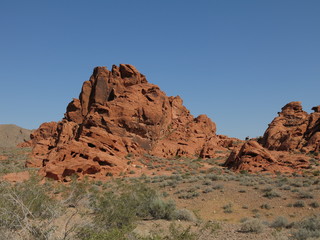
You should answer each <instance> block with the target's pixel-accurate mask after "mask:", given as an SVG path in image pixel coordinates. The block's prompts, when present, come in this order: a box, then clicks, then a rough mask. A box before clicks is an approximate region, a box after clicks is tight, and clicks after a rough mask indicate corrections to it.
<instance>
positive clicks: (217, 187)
mask: <svg viewBox="0 0 320 240" xmlns="http://www.w3.org/2000/svg"><path fill="white" fill-rule="evenodd" d="M212 189H214V190H219V189H223V185H222V184H215V185H213V186H212Z"/></svg>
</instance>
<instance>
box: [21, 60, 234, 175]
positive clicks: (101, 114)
mask: <svg viewBox="0 0 320 240" xmlns="http://www.w3.org/2000/svg"><path fill="white" fill-rule="evenodd" d="M33 139H34V144H35V147H34V150H33V160H32V161H30V162H28V163H27V165H28V166H33V167H40V168H41V171H40V172H41V174H42V175H44V176H46V177H50V178H53V179H57V180H62V179H64V180H66V179H67V178H68V177H69V176H70V175H72V174H77V175H78V176H83V175H89V176H93V177H95V178H104V177H106V176H110V175H115V174H116V175H117V174H119V173H121V172H123V171H125V170H126V167H127V165H126V162H127V160H126V159H125V157H126V156H127V155H128V154H130V155H133V156H143V154H146V153H148V154H151V155H155V156H159V157H165V158H171V157H176V156H188V157H195V156H197V157H198V156H201V157H207V158H210V157H214V155H215V151H216V150H219V149H224V147H225V145H230V144H231V145H232V141H228V138H227V137H219V136H217V135H216V125H215V123H213V122H212V121H211V120H210V119H209V118H208V117H207V116H206V115H200V116H198V117H196V118H194V117H193V116H192V115H191V114H190V112H189V111H188V110H187V109H186V108H185V107H184V106H183V103H182V99H181V98H180V97H167V96H166V95H165V93H164V92H162V91H161V90H160V89H159V87H158V86H156V85H154V84H151V83H148V81H147V80H146V77H145V76H144V75H143V74H141V73H139V72H138V71H137V70H136V69H135V68H134V67H133V66H132V65H127V64H120V66H119V67H118V66H115V65H114V66H113V67H112V70H111V71H109V70H107V68H106V67H96V68H95V69H94V71H93V74H92V76H91V77H90V80H89V81H85V82H84V83H83V86H82V90H81V93H80V96H79V99H73V101H72V102H70V103H69V105H68V107H67V111H66V113H65V117H64V119H63V120H62V121H60V122H58V123H45V124H43V125H41V126H40V128H39V129H38V130H37V131H36V132H35V133H34V135H33Z"/></svg>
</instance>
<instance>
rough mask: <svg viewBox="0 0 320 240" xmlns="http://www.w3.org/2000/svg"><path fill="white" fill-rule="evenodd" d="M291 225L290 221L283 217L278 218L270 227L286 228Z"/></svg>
mask: <svg viewBox="0 0 320 240" xmlns="http://www.w3.org/2000/svg"><path fill="white" fill-rule="evenodd" d="M288 225H289V222H288V219H286V218H285V217H283V216H280V217H277V218H276V219H275V220H274V221H273V222H272V223H271V225H270V227H272V228H286V227H287V226H288Z"/></svg>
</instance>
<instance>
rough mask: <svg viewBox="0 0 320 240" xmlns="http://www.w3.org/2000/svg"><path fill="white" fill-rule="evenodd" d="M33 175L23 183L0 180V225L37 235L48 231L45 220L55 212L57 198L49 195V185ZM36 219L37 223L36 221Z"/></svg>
mask: <svg viewBox="0 0 320 240" xmlns="http://www.w3.org/2000/svg"><path fill="white" fill-rule="evenodd" d="M38 180H39V179H38V178H36V177H35V176H32V177H31V178H30V180H28V181H25V182H23V183H17V184H15V185H10V184H7V183H5V182H1V183H0V228H1V229H8V230H9V231H20V230H21V231H25V232H27V233H28V234H30V235H31V236H33V237H34V238H36V239H45V238H46V237H47V236H48V234H49V233H50V231H51V229H49V228H48V226H47V222H48V221H50V220H51V219H53V218H54V217H55V216H56V215H57V214H58V207H57V206H58V205H57V201H55V200H53V199H52V198H50V195H49V194H50V193H49V187H50V186H48V185H40V184H38ZM35 222H39V224H37V225H35Z"/></svg>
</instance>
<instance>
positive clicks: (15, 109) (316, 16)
mask: <svg viewBox="0 0 320 240" xmlns="http://www.w3.org/2000/svg"><path fill="white" fill-rule="evenodd" d="M120 63H128V64H132V65H134V66H135V67H136V68H137V69H138V70H139V71H140V72H141V73H143V74H145V75H146V76H147V79H148V81H149V82H151V83H154V84H157V85H159V86H160V88H161V89H162V90H163V91H165V92H166V93H167V95H169V96H172V95H173V96H176V95H179V96H181V97H182V98H183V100H184V104H185V106H186V107H187V108H188V109H189V110H190V111H191V113H192V114H193V115H195V116H196V115H199V114H202V113H204V114H207V115H208V116H209V117H210V118H211V119H212V120H213V121H214V122H215V123H216V124H217V130H218V133H219V134H225V135H229V136H232V137H238V138H244V137H246V136H250V137H256V136H260V135H262V134H263V133H264V131H265V129H266V128H267V125H268V123H270V122H271V121H272V119H273V118H274V117H275V116H276V115H277V112H279V111H280V109H281V107H283V106H284V105H285V104H286V103H288V102H290V101H302V104H303V107H304V109H305V110H306V111H308V112H310V111H311V110H310V109H311V107H313V106H316V105H320V97H319V89H320V1H319V0H299V1H298V0H259V1H258V0H241V1H240V0H197V1H196V0H193V1H191V0H170V1H169V0H161V1H156V0H135V1H133V0H121V1H111V0H110V1H108V0H92V1H88V0H74V1H72V0H51V1H49V0H38V1H36V0H28V1H26V0H20V1H17V0H1V1H0V81H1V87H0V123H13V124H17V125H19V126H22V127H25V128H37V127H38V126H39V125H40V124H41V123H42V122H47V121H58V120H60V119H61V118H62V117H63V114H64V112H65V109H66V106H67V104H68V103H69V102H70V101H71V99H72V98H74V97H76V98H77V97H78V95H79V93H80V90H81V86H82V83H83V81H85V80H88V79H89V77H90V75H91V73H92V70H93V68H94V67H95V66H107V67H108V68H109V69H110V68H111V66H112V64H120Z"/></svg>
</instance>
